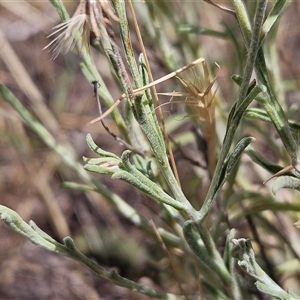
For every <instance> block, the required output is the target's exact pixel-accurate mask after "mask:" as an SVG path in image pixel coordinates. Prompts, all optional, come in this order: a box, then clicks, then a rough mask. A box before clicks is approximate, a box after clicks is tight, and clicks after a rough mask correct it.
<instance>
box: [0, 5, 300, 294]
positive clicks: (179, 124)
mask: <svg viewBox="0 0 300 300" xmlns="http://www.w3.org/2000/svg"><path fill="white" fill-rule="evenodd" d="M63 2H64V4H65V6H66V8H67V10H68V12H69V14H70V15H71V14H72V13H73V12H74V10H75V9H76V7H77V5H78V3H77V2H76V1H63ZM218 2H219V3H221V2H222V4H225V5H229V3H228V2H227V1H218ZM254 2H255V1H254ZM254 2H253V3H254ZM253 3H252V1H248V4H247V5H248V6H249V11H250V12H251V11H252V10H253V11H254V7H255V6H254V4H253ZM134 5H135V9H136V14H137V17H138V21H139V25H140V29H141V30H142V34H143V38H144V42H145V46H146V51H147V54H148V57H149V61H150V65H151V69H152V73H153V76H154V79H157V78H159V77H161V76H163V75H165V74H167V73H169V72H171V71H174V70H175V69H176V68H178V67H181V66H183V65H185V64H187V63H189V62H191V61H193V60H195V59H196V58H198V57H204V58H205V60H206V62H207V65H208V66H209V68H210V70H211V74H212V75H211V78H213V77H214V76H215V75H216V74H218V76H217V82H216V84H215V85H216V86H217V87H218V90H217V94H216V97H215V105H216V111H215V114H216V125H217V133H218V141H217V143H216V151H218V149H219V144H220V143H221V142H222V138H223V135H224V132H225V129H226V120H227V117H228V113H229V110H230V108H231V106H232V105H233V103H234V101H236V97H237V96H236V95H237V91H238V87H237V86H236V85H235V84H234V83H233V81H232V80H231V79H230V77H231V76H232V75H233V74H235V73H237V74H242V68H243V62H244V61H245V59H246V52H245V49H244V46H243V41H242V37H241V34H240V31H239V28H238V26H237V23H236V20H235V19H234V18H233V17H232V16H230V15H229V14H226V13H225V12H222V11H220V10H219V9H217V8H216V7H213V6H210V5H209V4H207V3H204V2H202V1H194V2H190V1H181V2H180V1H153V2H151V4H148V6H147V9H146V5H145V4H144V3H142V2H138V1H137V2H135V3H134ZM252 6H253V7H252ZM251 9H252V10H251ZM151 13H152V15H151ZM299 15H300V2H298V1H293V2H291V3H290V5H289V6H288V7H287V8H286V11H285V12H284V14H283V17H282V18H281V20H280V23H279V26H278V28H277V30H274V31H273V32H272V34H271V35H270V36H268V40H267V41H266V45H267V46H266V53H267V58H268V61H267V63H268V65H269V67H270V73H271V75H272V80H273V82H274V86H275V89H276V94H277V96H278V98H279V101H280V104H281V105H282V107H283V108H284V110H285V112H286V114H287V116H288V118H289V119H291V120H294V121H296V122H300V118H299V114H298V112H299V97H300V51H299V48H300V33H299V26H300V20H299ZM129 21H130V18H129ZM59 22H60V20H59V17H58V15H57V13H56V11H55V10H54V8H53V7H52V6H51V4H50V3H48V2H47V1H41V2H35V1H18V2H14V1H8V2H0V49H1V51H0V57H1V60H0V79H1V81H2V83H4V84H5V85H6V86H7V87H9V88H10V89H11V90H12V91H13V93H14V94H15V95H16V96H17V97H18V98H19V99H20V100H21V102H22V103H23V104H24V105H25V106H26V107H27V108H28V109H29V110H30V111H31V112H33V113H34V115H35V116H37V118H38V119H39V120H40V121H41V122H42V124H44V126H45V127H46V128H47V129H48V130H49V131H50V132H51V133H52V134H53V136H54V137H55V139H56V140H57V141H58V142H59V143H61V144H62V145H64V146H65V147H67V148H68V150H69V151H70V152H71V153H73V154H74V156H76V158H77V160H78V161H79V162H80V163H81V162H82V156H83V155H85V156H88V157H89V156H90V150H89V149H88V147H87V145H86V141H85V137H86V134H87V133H91V134H92V136H93V138H94V140H95V142H96V143H97V145H98V146H100V147H101V148H103V149H104V150H107V151H111V152H113V153H116V154H118V155H119V154H121V153H122V151H123V150H124V148H123V147H122V146H121V145H119V144H118V143H117V142H116V141H115V139H114V138H113V137H112V136H111V135H109V134H108V133H107V132H106V131H105V130H104V128H103V127H102V125H101V124H100V123H97V124H95V125H93V126H90V127H86V123H87V122H88V121H90V120H92V119H93V118H95V117H97V116H98V110H97V108H96V107H97V106H96V102H95V99H94V95H93V87H92V85H91V83H90V82H88V81H87V80H86V79H85V77H84V76H83V74H82V73H81V69H80V66H79V63H80V59H79V58H78V56H77V54H76V51H74V52H70V53H68V54H67V55H62V54H61V55H59V56H58V57H57V59H56V60H54V61H53V60H51V53H48V52H47V51H42V48H43V47H45V46H46V45H47V44H48V43H49V40H47V38H46V37H47V35H48V34H49V33H51V28H52V27H53V26H55V25H57V24H58V23H59ZM132 41H133V45H134V47H135V49H134V50H135V52H136V54H137V55H138V54H139V51H140V50H139V46H138V43H137V40H136V37H135V35H134V34H132ZM118 42H120V41H119V40H118ZM120 44H121V43H120ZM163 49H165V52H164V51H163ZM92 52H93V57H94V60H95V63H96V65H97V67H98V70H99V72H100V74H101V75H102V78H103V80H104V81H105V83H106V85H107V87H108V89H109V91H110V92H111V94H112V95H113V97H114V98H115V99H117V98H118V97H119V96H120V95H121V94H122V92H121V90H120V88H119V85H118V84H117V83H116V81H115V79H114V77H113V76H112V74H111V71H110V68H109V65H108V64H107V61H106V58H105V57H104V56H103V55H102V54H101V53H100V52H99V51H97V50H95V49H92ZM215 62H216V63H217V64H218V65H219V66H220V69H219V70H218V67H217V66H216V65H215ZM157 89H158V92H162V93H163V92H172V91H174V90H175V91H179V90H181V89H182V88H181V86H180V84H179V82H178V81H176V80H175V79H174V80H169V81H168V82H166V83H164V84H161V85H159V86H158V87H157ZM160 98H161V101H162V103H167V102H168V101H170V97H169V96H168V97H167V96H161V97H160ZM162 109H163V112H164V118H165V121H166V124H167V129H168V132H169V133H170V135H171V137H172V138H173V139H174V140H176V142H177V147H175V148H176V149H175V150H174V155H175V160H176V164H177V168H178V170H179V177H180V181H181V185H182V189H183V191H184V192H185V194H186V196H187V198H188V199H189V200H190V201H191V203H192V204H193V205H194V206H195V207H196V208H200V207H201V203H202V202H203V199H204V197H205V195H206V191H207V188H208V184H209V176H208V174H207V170H206V169H205V168H203V167H201V166H203V165H204V160H205V157H203V153H201V149H199V147H198V146H199V145H198V144H199V140H197V135H195V134H193V133H192V129H193V128H194V124H195V123H197V121H195V120H193V118H192V117H191V118H189V117H187V116H189V115H191V114H192V113H191V111H186V110H185V108H184V106H183V105H180V104H175V103H174V104H172V105H169V104H168V103H167V105H165V106H163V107H162ZM0 111H1V114H0V147H1V148H0V149H1V155H0V168H1V169H0V176H1V180H0V195H1V204H3V205H6V206H8V207H10V208H13V209H14V210H16V211H17V212H18V213H19V214H20V215H21V216H22V218H23V219H24V220H30V219H33V220H34V221H35V222H36V223H37V224H38V226H39V227H40V228H42V229H43V230H44V231H46V232H47V233H48V234H49V235H51V236H52V237H54V238H55V239H57V240H62V238H63V237H65V236H66V235H70V236H72V237H73V238H74V240H75V243H76V244H77V245H78V247H79V248H80V250H81V251H83V252H84V253H85V254H86V255H88V256H89V257H91V258H93V259H95V260H96V261H98V262H99V263H101V264H102V265H104V266H107V267H108V268H114V269H117V270H118V272H119V273H120V274H121V275H123V276H126V277H128V278H130V279H132V280H135V281H138V282H141V283H144V284H146V285H148V286H152V287H154V288H157V289H162V290H165V291H168V292H173V293H180V289H179V287H178V284H177V282H176V276H174V272H173V270H172V268H170V265H169V260H168V258H167V257H166V254H165V253H164V251H163V250H162V248H161V245H160V244H159V242H158V241H157V240H156V239H155V238H153V237H150V236H147V235H145V234H144V233H143V232H142V231H140V230H139V229H137V228H136V227H135V226H133V225H132V224H131V223H130V222H128V220H126V219H125V218H124V217H122V216H121V215H120V214H119V213H118V212H117V211H116V210H115V209H114V208H113V207H112V206H111V205H110V204H109V203H108V202H107V201H106V200H105V199H104V198H103V197H102V196H100V195H99V194H95V193H86V192H81V191H76V190H69V189H64V188H62V187H61V184H62V183H63V182H64V181H74V182H81V180H80V179H79V178H78V177H77V176H76V175H75V174H74V173H73V172H72V171H71V170H70V169H69V168H68V167H66V166H65V165H64V164H62V162H61V160H60V158H58V157H57V156H56V155H55V154H54V153H53V152H52V151H50V150H49V149H48V148H47V147H46V146H45V145H44V144H43V143H42V142H41V140H40V139H39V138H38V137H37V136H36V135H35V134H34V133H33V132H32V131H31V130H30V129H29V128H28V127H27V126H26V124H25V123H24V122H23V121H22V119H21V118H20V117H19V115H18V114H17V113H16V112H15V111H14V110H13V109H12V108H11V107H10V106H9V105H8V104H7V103H5V102H4V101H3V100H2V99H1V98H0ZM106 123H107V125H108V126H109V128H110V130H111V131H113V132H115V133H117V134H119V133H118V129H117V128H116V126H115V125H114V123H113V122H112V121H111V120H110V119H109V118H108V119H107V120H106ZM239 130H240V132H239V133H238V136H239V137H241V136H242V135H245V134H249V135H251V136H254V137H255V138H256V142H255V144H253V147H254V148H255V150H256V151H257V152H259V153H260V154H261V155H263V156H264V157H265V158H267V159H268V160H270V161H271V162H273V163H274V164H279V165H281V166H283V167H285V166H287V165H288V164H289V163H290V162H289V159H288V157H287V155H286V153H285V150H284V148H283V146H282V144H281V142H280V140H279V139H278V136H277V134H276V131H275V130H274V128H273V126H272V125H271V124H266V123H264V122H262V121H258V120H255V121H254V120H251V119H247V118H246V119H245V120H244V122H243V126H241V128H240V129H239ZM299 139H300V136H299ZM237 140H238V137H237ZM197 142H198V144H197ZM191 158H193V159H192V160H191ZM195 162H197V163H198V165H197V164H196V163H195ZM82 165H83V162H82ZM199 166H200V167H199ZM234 176H236V177H235V178H233V181H232V182H231V183H232V184H230V183H229V184H228V185H227V186H225V188H224V191H223V199H224V202H223V203H220V202H218V201H217V203H216V205H215V207H214V208H213V213H212V216H211V218H210V224H209V225H210V226H211V228H212V229H211V232H212V235H213V236H214V239H215V240H216V241H218V245H219V247H220V251H221V252H222V247H223V246H224V241H225V239H226V235H227V234H228V229H229V228H235V229H236V230H237V236H238V237H245V238H247V237H249V238H251V240H252V244H253V247H254V251H255V253H256V255H257V260H258V261H259V262H260V263H261V266H262V267H263V268H264V269H265V270H266V271H267V272H268V274H269V275H270V276H271V277H272V278H273V279H274V280H275V281H277V282H278V283H279V284H280V285H281V286H282V287H283V288H284V289H287V288H288V287H292V288H293V290H294V291H295V292H296V293H298V294H300V288H299V279H300V273H299V270H300V268H299V267H300V263H299V256H300V250H299V245H300V235H299V231H298V230H297V229H296V228H294V227H293V223H294V222H296V221H297V220H299V219H300V214H299V211H300V202H299V200H300V197H299V195H298V193H297V192H294V191H290V190H281V191H279V192H278V193H277V194H276V195H273V194H272V191H271V189H272V182H270V183H268V184H266V185H263V182H264V181H265V180H267V179H268V178H269V177H270V176H271V174H269V173H268V172H266V171H264V170H263V169H262V168H260V167H258V166H257V165H255V164H254V163H253V162H252V161H251V160H250V159H249V157H248V156H246V155H244V156H243V157H242V160H241V163H240V165H239V168H237V169H236V174H235V175H234ZM95 177H96V178H97V180H99V181H101V182H102V183H104V184H105V185H106V186H107V187H108V188H109V189H110V190H112V191H113V192H115V193H116V194H119V195H121V196H122V198H123V199H126V201H127V202H128V203H130V205H132V206H133V207H134V208H135V209H136V210H137V211H139V212H140V213H141V214H142V215H143V216H145V217H146V218H147V219H153V221H154V223H155V224H159V226H162V227H163V226H164V221H163V220H162V218H161V217H162V215H161V209H160V206H159V205H158V204H157V203H156V202H154V201H152V200H150V199H148V198H147V197H145V196H143V195H141V194H140V193H138V192H137V191H135V190H134V189H133V188H132V187H130V186H129V185H127V184H125V183H123V182H120V181H116V180H111V179H110V178H109V176H101V175H95ZM219 218H221V219H222V220H221V222H219V221H218V219H219ZM218 222H219V223H218ZM216 223H218V224H220V226H218V227H217V228H215V227H214V224H216ZM0 234H1V243H0V265H1V267H0V298H1V299H20V298H30V299H98V298H101V299H147V297H145V296H141V295H135V294H134V293H132V292H130V291H128V290H125V289H123V288H120V287H117V286H114V285H113V284H112V283H110V282H108V281H106V280H104V279H101V278H99V277H97V276H96V275H94V274H92V272H91V271H89V270H87V269H85V268H83V267H82V266H81V265H79V264H78V263H76V262H74V261H71V260H70V259H66V258H64V257H62V256H58V255H56V254H53V253H50V252H47V251H46V250H43V249H41V248H38V247H36V246H34V245H32V244H31V243H30V242H29V241H27V240H25V239H24V238H22V237H20V236H18V235H17V234H16V233H13V232H12V231H11V230H10V229H9V228H7V227H6V226H5V225H4V224H2V223H0ZM170 251H171V254H172V256H173V259H174V261H175V273H176V274H177V275H179V281H180V282H181V285H182V288H183V289H184V290H187V291H188V292H189V293H190V294H197V293H199V286H198V282H197V280H196V276H194V277H193V276H192V275H193V274H192V273H191V270H193V267H192V265H193V258H192V257H191V258H187V257H185V256H184V255H183V252H181V249H172V250H170ZM176 251H177V252H176ZM176 269H177V270H180V271H178V272H177V271H176ZM199 272H200V273H201V270H200V271H199ZM187 274H188V275H187ZM242 276H245V275H242ZM251 283H252V279H249V291H250V292H252V293H257V291H256V290H255V289H254V288H253V286H252V284H251ZM200 290H201V288H200ZM256 296H257V297H258V298H259V299H268V298H266V296H263V295H262V294H259V293H257V295H256Z"/></svg>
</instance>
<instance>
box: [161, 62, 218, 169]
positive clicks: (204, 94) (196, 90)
mask: <svg viewBox="0 0 300 300" xmlns="http://www.w3.org/2000/svg"><path fill="white" fill-rule="evenodd" d="M202 68H203V72H204V80H202V79H201V78H200V77H199V75H197V73H196V71H195V70H194V69H192V71H193V76H194V78H193V80H192V81H191V80H186V79H182V78H179V77H178V76H177V79H178V80H179V81H180V83H181V84H182V85H183V86H184V88H185V89H186V90H187V92H186V93H184V92H172V93H164V95H168V96H172V97H184V98H185V100H184V101H178V102H177V103H184V104H186V105H188V106H189V107H190V108H191V109H192V110H193V111H194V114H193V115H192V116H193V117H197V118H199V119H200V120H201V121H202V122H203V123H204V137H205V139H206V142H207V157H208V170H209V172H210V174H211V175H212V174H214V170H215V167H216V124H215V105H214V101H213V99H214V97H215V93H216V91H214V92H212V86H213V84H214V83H215V81H216V79H217V77H215V78H214V79H213V80H212V81H210V78H209V72H208V68H207V66H206V64H205V61H203V62H202Z"/></svg>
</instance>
